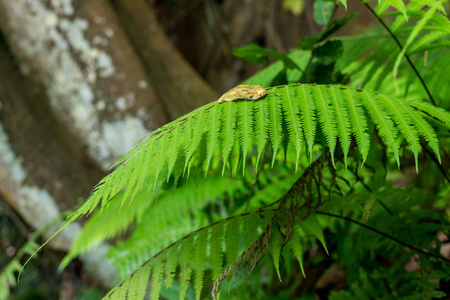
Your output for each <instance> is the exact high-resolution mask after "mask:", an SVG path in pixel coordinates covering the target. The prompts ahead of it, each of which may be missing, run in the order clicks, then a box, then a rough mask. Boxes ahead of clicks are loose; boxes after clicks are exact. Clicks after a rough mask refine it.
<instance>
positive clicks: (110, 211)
mask: <svg viewBox="0 0 450 300" xmlns="http://www.w3.org/2000/svg"><path fill="white" fill-rule="evenodd" d="M122 198H123V193H122V194H119V195H116V196H115V197H114V198H113V199H112V200H111V201H110V204H109V206H108V208H107V209H104V210H103V211H102V210H100V211H97V212H96V213H95V214H94V215H93V216H92V217H91V218H90V219H89V220H88V221H87V222H86V224H85V225H84V227H83V230H82V231H81V233H80V234H79V235H78V237H77V239H76V240H75V242H74V243H73V245H72V247H71V248H70V251H69V253H67V255H66V257H65V258H64V259H63V261H62V262H61V265H60V267H59V268H60V269H64V268H65V267H66V266H67V264H68V263H69V262H70V261H71V260H72V259H73V258H75V257H76V256H78V255H80V254H82V253H85V252H87V251H89V250H90V249H92V248H93V247H95V246H97V245H98V244H99V243H100V242H102V241H105V240H108V239H110V238H113V237H114V236H116V235H118V234H120V233H123V232H124V231H125V230H126V229H127V228H128V227H129V226H130V225H131V224H132V223H134V222H136V221H138V220H139V219H140V218H141V217H142V215H143V214H144V212H145V211H146V209H147V208H148V207H149V206H150V205H151V204H152V200H151V199H149V198H148V197H147V195H146V193H140V194H139V195H138V196H137V197H135V198H134V200H133V205H130V206H129V207H128V208H122V205H121V204H122Z"/></svg>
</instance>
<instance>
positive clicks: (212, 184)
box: [77, 176, 246, 282]
mask: <svg viewBox="0 0 450 300" xmlns="http://www.w3.org/2000/svg"><path fill="white" fill-rule="evenodd" d="M245 192H246V187H245V186H244V184H243V182H242V181H238V180H235V179H232V178H229V177H220V176H209V177H207V178H206V179H201V178H191V179H190V180H189V181H188V182H187V183H185V184H184V185H182V186H180V187H179V188H177V189H175V190H167V191H163V192H161V193H160V194H159V195H158V196H157V198H158V201H156V203H154V204H153V205H151V206H149V208H148V209H147V210H144V211H143V212H142V213H141V217H140V219H142V221H140V222H139V223H138V224H137V225H136V227H135V229H134V231H133V234H132V235H131V236H130V237H129V239H128V240H126V241H122V242H120V243H119V244H118V245H117V247H116V248H113V249H111V250H110V253H109V254H110V258H111V260H112V261H113V262H114V264H115V265H116V266H117V269H118V271H119V275H120V276H121V277H124V276H126V275H127V274H129V273H130V272H132V271H134V270H135V269H136V268H137V267H139V266H140V265H141V264H142V263H143V262H144V261H146V260H147V259H148V257H151V256H152V255H154V254H156V253H157V252H158V251H159V250H160V249H161V248H164V247H167V246H168V245H170V244H171V243H173V242H175V241H176V240H178V239H180V238H181V237H183V236H185V235H187V234H189V233H190V232H193V231H195V230H197V229H198V228H200V227H202V226H205V225H206V224H207V223H208V219H209V218H210V216H208V215H207V213H206V212H205V207H207V206H208V205H211V204H212V203H213V204H215V203H216V201H217V199H227V198H231V199H232V198H233V196H234V195H235V194H237V193H245ZM142 194H145V193H142ZM138 203H139V202H138ZM133 206H134V202H133V204H132V205H131V206H130V208H132V207H133ZM133 209H134V208H133ZM136 209H138V208H136ZM107 216H109V214H108V215H107ZM111 219H113V218H111ZM96 224H97V225H98V222H96ZM82 242H83V240H82V239H80V240H79V243H81V244H82ZM77 243H78V242H77ZM166 276H168V274H166ZM169 282H170V281H169Z"/></svg>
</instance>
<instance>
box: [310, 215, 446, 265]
mask: <svg viewBox="0 0 450 300" xmlns="http://www.w3.org/2000/svg"><path fill="white" fill-rule="evenodd" d="M316 214H319V215H325V216H330V217H334V218H338V219H343V220H346V221H348V222H352V223H355V224H357V225H359V226H361V227H364V228H366V229H368V230H371V231H373V232H375V233H378V234H380V235H382V236H384V237H385V238H388V239H390V240H392V241H394V242H396V243H398V244H400V245H402V246H405V247H406V248H409V249H411V250H414V251H416V252H419V253H422V254H424V255H428V256H432V257H434V258H437V259H439V260H443V261H446V262H449V263H450V259H448V258H446V257H443V256H440V255H437V254H434V253H430V252H425V251H423V250H421V249H419V248H416V247H414V246H411V245H409V244H407V243H405V242H402V241H401V240H399V239H397V238H395V237H393V236H391V235H389V234H387V233H384V232H381V231H379V230H378V229H375V228H373V227H370V226H368V225H366V224H363V223H360V222H358V221H356V220H353V219H350V218H347V217H343V216H339V215H335V214H331V213H327V212H322V211H316Z"/></svg>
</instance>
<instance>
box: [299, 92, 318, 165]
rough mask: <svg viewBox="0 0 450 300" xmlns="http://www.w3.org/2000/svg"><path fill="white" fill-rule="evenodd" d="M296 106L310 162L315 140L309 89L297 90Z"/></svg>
mask: <svg viewBox="0 0 450 300" xmlns="http://www.w3.org/2000/svg"><path fill="white" fill-rule="evenodd" d="M298 97H299V98H298V104H299V108H300V116H301V124H302V129H303V134H304V136H305V139H306V143H307V145H308V153H309V161H310V162H311V161H312V149H313V146H314V142H315V139H316V126H317V124H316V117H315V105H314V101H313V98H312V97H311V89H310V88H309V87H308V86H305V85H301V86H299V88H298Z"/></svg>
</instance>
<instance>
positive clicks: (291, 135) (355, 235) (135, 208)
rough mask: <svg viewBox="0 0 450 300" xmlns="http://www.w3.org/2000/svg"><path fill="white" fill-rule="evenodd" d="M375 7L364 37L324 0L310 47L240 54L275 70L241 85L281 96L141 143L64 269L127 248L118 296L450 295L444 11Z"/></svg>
mask: <svg viewBox="0 0 450 300" xmlns="http://www.w3.org/2000/svg"><path fill="white" fill-rule="evenodd" d="M363 4H364V5H365V7H366V9H368V10H369V11H370V12H371V13H372V14H373V17H374V18H376V19H377V20H378V21H379V23H380V26H379V27H376V28H371V29H369V30H368V31H367V32H365V33H363V34H360V35H356V36H350V37H336V33H338V31H339V29H340V28H342V27H343V26H345V25H346V24H348V23H349V22H351V21H352V19H353V17H354V16H353V15H350V16H347V17H345V18H343V19H335V18H334V12H335V11H336V8H337V7H338V6H339V5H344V6H346V5H347V3H346V1H345V0H341V1H335V2H333V1H325V0H316V1H315V2H314V11H315V20H316V21H317V22H318V23H319V24H320V25H322V31H321V32H319V33H317V34H315V35H312V36H309V37H305V38H302V39H300V41H299V47H298V49H293V50H292V51H290V53H289V54H282V53H279V52H276V51H273V50H270V49H265V48H262V47H260V46H258V45H254V44H251V45H247V46H245V47H243V48H240V49H235V50H234V51H233V54H234V55H236V56H238V57H242V58H243V59H245V60H248V61H251V62H254V63H267V62H269V61H272V60H276V61H275V62H273V63H272V64H271V65H269V66H268V67H266V68H264V69H263V70H262V71H260V72H259V73H257V74H255V75H254V76H252V77H251V78H249V79H247V80H246V81H245V82H244V83H245V84H249V85H260V86H262V87H263V88H265V89H266V92H267V95H265V96H264V97H261V98H259V99H256V100H241V101H230V102H224V103H218V102H217V101H213V102H211V103H209V104H207V105H205V106H203V107H200V108H198V109H197V110H195V111H193V112H191V113H189V114H187V115H185V116H183V117H181V118H179V119H177V120H175V121H173V122H171V123H169V124H167V125H165V126H163V127H161V128H159V129H158V130H156V131H153V132H152V133H151V134H149V135H148V136H146V137H144V138H143V139H142V140H141V141H139V142H137V143H136V144H135V146H134V147H133V148H132V149H131V150H130V151H128V152H127V153H126V154H125V155H124V156H123V157H122V158H120V159H119V160H118V161H117V163H116V164H115V165H114V166H112V168H111V173H110V174H109V175H108V176H106V177H105V178H103V179H102V180H101V181H100V183H99V184H98V185H97V186H96V187H95V188H94V190H93V192H92V194H91V196H90V197H89V199H87V201H86V202H85V203H84V204H83V205H82V206H81V207H80V208H79V209H78V210H77V211H76V212H75V213H73V214H72V215H71V216H69V217H68V219H67V223H66V224H69V223H70V222H73V221H74V220H77V219H78V218H80V217H82V216H85V215H87V214H92V216H91V218H90V219H89V221H88V222H87V223H86V224H85V226H84V229H83V231H82V233H81V235H80V236H79V238H78V240H77V241H76V242H75V244H74V245H73V247H72V249H71V251H70V252H69V254H68V255H67V257H66V259H65V260H64V261H63V263H62V267H64V266H65V265H67V264H68V263H69V262H70V260H71V259H73V258H74V257H76V256H77V255H80V254H81V253H84V252H86V251H89V249H91V248H93V247H95V246H96V245H98V244H99V243H100V242H102V241H105V240H112V239H116V242H115V243H114V246H112V247H111V250H110V252H109V258H110V259H111V261H112V262H113V263H114V264H115V266H116V267H117V269H118V271H119V279H118V284H117V285H116V286H115V287H114V288H113V289H112V290H111V291H110V292H109V293H108V294H107V295H106V296H105V299H144V297H145V295H146V294H149V295H150V298H151V299H159V298H160V297H163V298H164V299H177V298H180V299H203V298H211V297H213V298H218V297H219V296H220V297H221V298H222V299H223V298H225V299H228V298H229V299H248V298H250V297H252V298H257V299H288V298H295V299H314V297H315V296H314V295H316V297H319V298H321V299H327V298H329V299H432V298H438V299H439V298H444V297H446V296H448V295H449V292H450V283H449V280H450V278H449V277H450V260H449V259H448V257H445V256H444V255H443V253H441V248H442V246H443V245H445V243H447V244H448V237H449V233H450V225H449V219H450V203H449V202H450V201H449V198H450V196H449V191H450V189H449V182H450V177H449V166H450V164H449V163H450V160H449V159H450V155H449V152H448V150H449V147H448V146H449V144H450V136H449V130H450V113H449V112H448V110H446V109H448V108H449V106H450V99H449V96H448V95H449V88H450V77H449V75H448V74H450V52H449V51H448V46H449V44H450V39H449V33H450V22H449V20H448V18H447V16H446V13H445V6H446V5H447V2H446V1H444V0H438V1H435V0H412V1H410V2H407V3H406V2H403V1H397V0H395V1H394V0H380V1H379V2H378V4H376V7H375V8H373V7H374V5H373V4H375V3H363ZM387 20H389V22H388V21H387ZM211 100H217V99H211ZM123 233H126V234H125V235H123ZM118 236H126V238H124V239H120V240H119V241H117V237H118ZM327 274H331V275H329V276H328V277H327ZM336 278H337V279H336Z"/></svg>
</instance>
